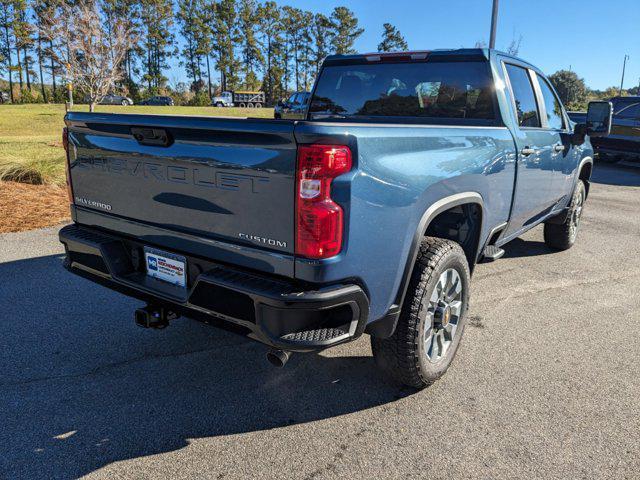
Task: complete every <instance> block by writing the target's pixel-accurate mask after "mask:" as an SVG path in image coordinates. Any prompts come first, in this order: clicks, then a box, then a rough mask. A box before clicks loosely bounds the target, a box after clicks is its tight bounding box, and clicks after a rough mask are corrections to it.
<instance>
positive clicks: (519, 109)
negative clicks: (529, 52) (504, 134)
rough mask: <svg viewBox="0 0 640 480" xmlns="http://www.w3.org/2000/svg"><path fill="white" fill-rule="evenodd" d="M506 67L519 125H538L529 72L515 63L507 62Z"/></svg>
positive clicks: (538, 117) (539, 124)
mask: <svg viewBox="0 0 640 480" xmlns="http://www.w3.org/2000/svg"><path fill="white" fill-rule="evenodd" d="M506 68H507V74H508V75H509V83H511V90H512V93H513V98H514V101H515V104H516V113H517V114H518V124H519V125H520V126H521V127H540V126H541V123H540V114H539V113H538V105H537V104H536V96H535V94H534V93H533V85H532V84H531V79H530V78H529V73H528V72H527V70H526V69H524V68H522V67H518V66H516V65H511V64H507V65H506Z"/></svg>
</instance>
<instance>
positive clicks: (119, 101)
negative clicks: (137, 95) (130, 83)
mask: <svg viewBox="0 0 640 480" xmlns="http://www.w3.org/2000/svg"><path fill="white" fill-rule="evenodd" d="M89 101H90V99H89V97H86V98H85V102H87V103H88V102H89ZM98 105H122V106H123V107H126V106H128V105H133V100H131V99H130V98H129V97H125V96H123V95H115V94H111V93H110V94H108V95H105V96H104V98H103V99H102V100H100V102H98Z"/></svg>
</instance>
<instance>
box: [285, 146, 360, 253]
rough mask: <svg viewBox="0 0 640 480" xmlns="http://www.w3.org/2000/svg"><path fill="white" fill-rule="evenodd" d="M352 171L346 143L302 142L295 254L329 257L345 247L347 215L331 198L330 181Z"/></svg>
mask: <svg viewBox="0 0 640 480" xmlns="http://www.w3.org/2000/svg"><path fill="white" fill-rule="evenodd" d="M349 170H351V150H350V149H349V147H347V146H343V145H316V144H311V145H299V146H298V167H297V172H298V173H297V189H296V193H297V198H296V254H297V255H301V256H303V257H307V258H329V257H333V256H334V255H337V254H338V253H339V252H340V249H341V248H342V234H343V222H344V214H343V211H342V208H341V207H340V205H338V204H337V203H335V202H334V201H333V200H332V199H331V182H332V180H333V179H334V178H336V177H337V176H338V175H342V174H343V173H346V172H348V171H349Z"/></svg>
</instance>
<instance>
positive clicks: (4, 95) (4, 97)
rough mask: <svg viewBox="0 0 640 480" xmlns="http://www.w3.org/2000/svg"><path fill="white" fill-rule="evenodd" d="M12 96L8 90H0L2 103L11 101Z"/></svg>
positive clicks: (0, 101)
mask: <svg viewBox="0 0 640 480" xmlns="http://www.w3.org/2000/svg"><path fill="white" fill-rule="evenodd" d="M10 100H11V96H10V95H9V93H8V92H0V103H9V101H10Z"/></svg>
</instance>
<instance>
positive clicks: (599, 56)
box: [169, 0, 640, 89]
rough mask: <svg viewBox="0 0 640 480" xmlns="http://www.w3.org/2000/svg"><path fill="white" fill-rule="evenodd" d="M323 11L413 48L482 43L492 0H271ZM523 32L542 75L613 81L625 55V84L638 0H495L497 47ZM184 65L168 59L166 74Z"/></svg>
mask: <svg viewBox="0 0 640 480" xmlns="http://www.w3.org/2000/svg"><path fill="white" fill-rule="evenodd" d="M276 2H277V3H278V4H280V5H291V6H293V7H298V8H302V9H305V10H309V11H313V12H322V13H325V14H327V15H328V14H330V13H331V10H333V8H334V7H336V6H338V5H344V6H346V7H348V8H350V9H351V10H353V11H354V12H355V14H356V16H357V17H358V20H359V22H360V26H361V27H364V29H365V32H364V33H363V34H362V36H361V37H360V38H359V39H358V40H357V41H356V44H355V48H356V50H358V51H359V52H371V51H375V50H376V49H377V45H378V43H379V42H380V37H381V34H382V24H383V23H385V22H388V23H391V24H393V25H395V26H396V27H397V28H398V29H399V30H400V32H401V33H402V34H403V35H404V37H405V39H406V40H407V42H408V43H409V48H410V49H414V50H431V49H435V48H460V47H473V46H474V45H475V44H476V42H477V41H479V40H483V41H485V42H486V43H487V44H488V43H489V30H490V25H491V5H492V0H446V1H442V0H342V1H334V0H330V1H329V0H320V1H319V0H315V1H313V0H288V1H284V0H276ZM520 35H522V43H521V46H520V53H519V56H520V57H522V58H523V59H525V60H527V61H528V62H530V63H532V64H534V65H536V66H537V67H538V68H540V69H541V70H542V71H544V72H545V73H546V74H547V75H549V74H551V73H553V72H555V71H557V70H560V69H569V68H571V69H572V70H573V71H575V72H576V73H577V74H578V75H579V76H580V77H582V78H584V79H585V81H586V83H587V85H588V86H589V87H590V88H593V89H605V88H606V87H609V86H619V85H620V77H621V74H622V63H623V60H624V56H625V54H626V55H629V57H630V58H629V60H628V61H627V69H626V74H625V87H626V88H630V87H633V86H636V85H638V84H639V83H640V0H608V1H602V0H500V10H499V16H498V30H497V37H496V47H497V48H498V49H503V50H504V49H506V48H507V46H508V45H509V43H510V42H511V40H512V39H513V38H514V37H515V38H516V39H517V38H519V37H520ZM177 75H179V76H180V77H181V79H182V78H183V77H184V73H182V72H180V71H177V70H176V68H175V67H174V70H173V72H172V73H171V74H170V75H169V77H170V79H172V78H175V77H176V76H177Z"/></svg>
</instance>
